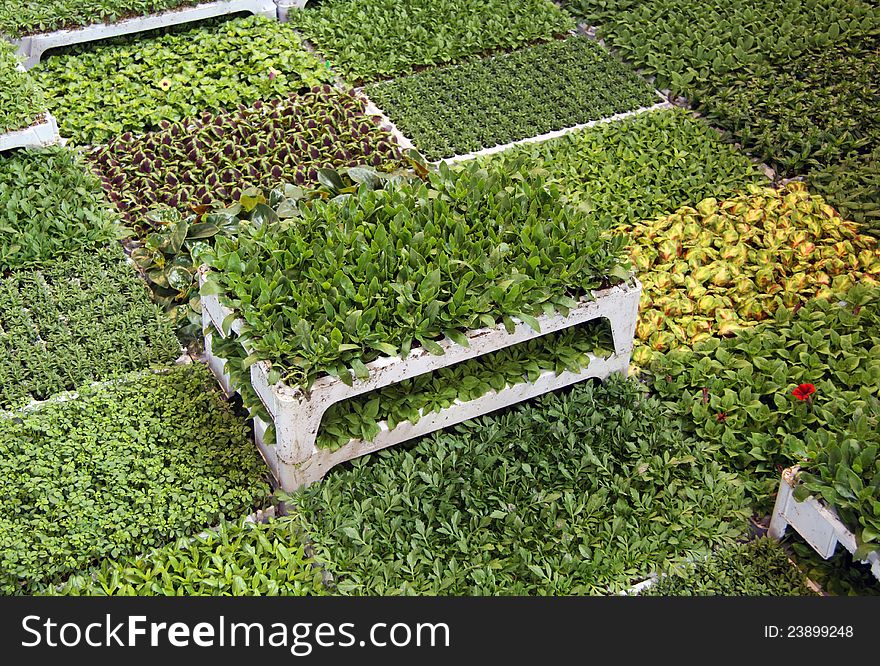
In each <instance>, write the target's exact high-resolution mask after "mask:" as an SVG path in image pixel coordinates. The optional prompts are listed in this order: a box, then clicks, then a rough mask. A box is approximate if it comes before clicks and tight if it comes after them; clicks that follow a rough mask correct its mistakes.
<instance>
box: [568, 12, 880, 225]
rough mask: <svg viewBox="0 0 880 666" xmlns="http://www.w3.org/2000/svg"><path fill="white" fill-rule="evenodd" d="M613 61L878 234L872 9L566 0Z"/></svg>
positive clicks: (878, 35) (879, 81)
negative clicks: (684, 101)
mask: <svg viewBox="0 0 880 666" xmlns="http://www.w3.org/2000/svg"><path fill="white" fill-rule="evenodd" d="M568 6H569V7H570V8H573V9H579V10H580V11H582V12H583V13H584V14H585V15H586V16H587V17H588V19H589V20H590V21H591V22H593V23H598V24H599V26H600V30H599V34H600V35H601V36H603V37H605V38H606V39H607V40H608V41H610V43H611V45H612V46H613V47H614V48H615V49H617V50H618V51H619V53H620V54H621V55H622V56H623V57H624V58H626V59H627V60H629V61H630V62H632V63H633V64H635V65H636V66H638V67H639V68H641V69H643V70H644V71H646V72H647V73H649V74H655V75H656V76H657V80H658V84H659V85H660V86H661V87H662V86H668V87H670V88H671V89H672V91H673V92H674V93H675V94H679V95H686V96H687V97H688V98H689V99H690V100H691V101H693V102H695V103H696V104H697V105H698V107H699V109H700V110H701V111H702V112H704V113H706V114H707V115H708V116H709V117H710V118H711V119H712V121H713V123H715V124H717V125H719V126H721V127H723V128H725V129H727V130H729V131H730V132H732V133H733V135H734V136H735V138H736V139H737V140H738V141H739V142H741V143H742V144H743V145H744V147H745V148H746V149H747V150H749V151H752V152H753V153H754V154H755V155H756V156H757V157H759V158H760V159H762V160H766V161H767V162H768V163H769V164H770V165H771V166H773V167H774V168H775V169H776V170H777V171H778V172H780V173H781V174H782V175H784V176H791V175H794V174H798V173H801V174H803V173H805V172H806V175H807V177H808V180H809V182H810V183H811V184H812V185H813V186H815V189H816V190H817V191H819V192H820V193H822V194H823V195H825V196H826V198H828V200H829V201H830V202H831V203H832V204H834V205H835V206H836V207H837V208H838V209H839V210H840V211H841V212H842V213H843V214H844V215H845V216H847V217H851V218H852V219H854V220H856V221H858V222H860V223H862V224H864V225H865V227H866V228H867V229H868V230H871V229H872V228H873V229H874V232H873V233H875V234H876V233H878V232H877V228H878V222H877V220H878V215H880V209H878V201H877V191H878V187H877V179H878V175H877V174H878V172H880V169H878V166H877V150H878V146H880V124H878V114H877V108H878V105H880V55H878V53H880V51H878V48H880V7H878V6H877V4H876V3H864V2H851V1H849V0H785V1H784V2H762V1H761V0H736V2H692V1H691V0H649V1H647V2H635V1H633V0H623V1H619V2H608V1H606V0H573V1H571V2H569V3H568Z"/></svg>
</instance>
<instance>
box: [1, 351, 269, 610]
mask: <svg viewBox="0 0 880 666" xmlns="http://www.w3.org/2000/svg"><path fill="white" fill-rule="evenodd" d="M78 393H79V397H78V398H76V399H74V400H68V401H56V402H50V403H47V404H45V405H43V406H42V407H40V408H39V409H36V410H33V411H30V412H27V413H21V414H6V415H0V471H2V473H0V497H2V500H0V503H2V511H0V565H2V566H0V590H2V592H3V593H4V594H20V593H29V592H33V591H35V590H39V589H42V588H43V587H44V586H46V585H53V584H58V583H62V582H63V581H64V580H65V579H67V578H68V577H69V576H70V575H72V574H74V573H76V572H79V571H83V570H85V569H87V568H88V567H90V566H92V565H94V564H96V563H97V562H98V561H99V560H101V559H103V558H106V557H122V556H126V555H130V554H133V553H139V552H144V551H147V550H150V549H152V548H157V547H161V546H163V545H164V544H166V543H168V542H169V541H171V540H174V539H177V538H180V537H183V536H187V535H190V534H193V533H194V532H196V531H198V530H199V529H203V528H205V527H209V526H211V525H216V524H217V523H218V522H219V521H221V520H223V519H224V518H225V519H227V520H235V519H237V518H238V517H239V516H242V515H246V514H248V513H250V512H251V511H253V510H254V509H255V508H262V507H263V506H265V503H266V502H267V501H268V495H269V487H268V484H266V482H265V479H264V474H265V465H264V463H263V462H262V460H261V459H260V457H259V455H258V454H257V453H256V449H255V447H254V446H253V444H252V443H251V442H250V441H249V436H248V432H247V429H246V428H245V427H244V425H243V424H242V423H241V422H240V421H239V419H238V418H237V417H236V416H235V415H234V414H233V413H232V411H231V409H230V407H229V405H228V404H227V403H225V402H224V401H223V400H221V399H220V397H219V395H218V393H217V390H216V383H215V381H214V378H213V377H212V376H211V375H210V373H209V372H208V370H207V369H206V368H204V367H203V366H201V365H190V366H177V367H174V368H171V369H168V370H165V371H162V372H159V373H149V372H148V373H141V374H135V375H132V376H130V377H128V378H127V379H126V380H123V381H114V382H109V383H106V384H103V385H95V386H85V387H80V389H79V391H78Z"/></svg>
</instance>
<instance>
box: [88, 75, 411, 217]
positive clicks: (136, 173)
mask: <svg viewBox="0 0 880 666" xmlns="http://www.w3.org/2000/svg"><path fill="white" fill-rule="evenodd" d="M164 127H165V128H164V129H162V130H161V131H157V132H152V133H150V134H146V135H144V136H133V135H132V134H131V133H126V134H124V135H122V136H121V137H119V138H117V139H114V140H113V141H111V142H110V143H109V144H108V145H107V146H105V147H103V148H101V149H100V150H98V151H97V152H95V153H93V154H92V155H90V159H91V160H92V162H93V163H94V164H95V167H96V169H97V170H98V171H99V172H100V174H101V178H102V181H103V183H104V187H105V189H106V190H107V193H108V195H109V197H110V199H111V200H112V201H113V202H114V203H115V204H116V206H117V208H118V209H119V210H120V211H122V212H123V214H124V215H125V217H126V219H127V220H128V221H129V222H130V223H131V224H132V225H134V226H135V227H136V228H137V229H141V228H144V227H146V228H149V227H150V226H151V225H150V223H149V221H148V220H146V219H144V217H143V216H144V214H145V213H146V212H147V211H148V210H149V209H150V208H153V207H156V206H162V205H164V206H170V207H171V208H178V209H181V210H183V211H187V212H188V211H189V209H190V207H192V206H203V205H208V204H211V203H214V202H219V203H221V204H225V205H230V204H234V203H236V202H237V201H238V199H239V197H240V196H241V194H242V191H244V190H246V189H248V188H249V187H254V186H256V187H260V188H266V189H268V188H271V187H275V186H277V185H278V184H279V183H280V182H281V181H288V182H290V183H292V184H296V185H306V184H308V185H317V184H318V183H319V175H320V174H319V171H320V170H321V169H328V168H330V169H333V168H336V169H338V168H342V167H349V166H357V165H365V164H368V165H371V166H374V167H382V168H385V169H388V170H391V169H394V168H397V167H400V166H402V165H403V164H404V162H403V156H402V154H401V152H400V148H399V147H398V146H397V143H396V142H395V141H394V139H393V138H392V137H391V135H390V134H389V133H388V132H387V131H386V130H384V129H382V128H381V127H379V125H378V124H377V122H376V118H375V117H370V116H367V115H366V114H365V113H364V102H363V100H362V99H361V98H360V97H358V96H357V95H356V94H355V93H354V92H347V93H343V92H340V91H338V90H335V89H333V88H331V87H330V86H329V85H325V86H322V87H315V88H313V89H312V90H310V91H307V92H304V93H301V94H297V95H291V96H289V97H288V98H286V99H283V100H281V99H274V100H271V101H269V102H266V103H263V102H259V101H257V102H255V103H254V105H253V106H251V107H242V108H241V109H239V110H238V111H236V112H234V113H228V114H218V115H214V114H210V113H207V112H206V113H203V114H202V115H201V116H200V117H199V118H198V119H189V120H185V121H182V122H178V123H174V124H169V123H164Z"/></svg>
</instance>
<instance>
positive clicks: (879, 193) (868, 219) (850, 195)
mask: <svg viewBox="0 0 880 666" xmlns="http://www.w3.org/2000/svg"><path fill="white" fill-rule="evenodd" d="M809 181H810V187H811V188H812V189H813V190H815V191H816V192H818V193H819V194H821V195H822V196H824V197H825V198H826V199H828V201H829V202H831V204H832V205H833V206H834V207H835V208H837V210H839V211H840V212H841V214H842V215H844V216H845V217H846V218H847V219H850V220H855V221H856V222H858V223H859V224H860V225H861V230H862V232H863V233H866V234H871V235H872V236H877V237H880V145H878V146H877V147H875V148H874V150H873V151H872V152H870V153H867V154H864V155H850V156H848V157H846V158H845V159H844V160H842V161H841V162H839V163H837V164H831V165H829V166H827V167H824V168H822V169H816V170H814V171H811V172H810V174H809Z"/></svg>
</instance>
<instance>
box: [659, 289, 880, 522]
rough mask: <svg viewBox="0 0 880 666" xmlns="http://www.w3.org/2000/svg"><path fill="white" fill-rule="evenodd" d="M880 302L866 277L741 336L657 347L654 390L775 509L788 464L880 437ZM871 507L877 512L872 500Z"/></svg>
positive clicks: (780, 313)
mask: <svg viewBox="0 0 880 666" xmlns="http://www.w3.org/2000/svg"><path fill="white" fill-rule="evenodd" d="M839 299H843V300H842V301H841V300H839ZM878 306H880V291H878V289H877V288H873V289H868V288H866V287H863V286H861V285H856V286H854V287H853V288H852V289H850V290H849V292H847V293H846V294H844V295H842V296H840V297H837V298H834V299H829V300H826V299H815V300H812V301H809V302H808V303H807V304H806V305H804V306H803V307H799V306H796V307H795V308H785V307H780V308H779V309H777V310H776V313H775V315H774V316H773V317H772V318H770V319H768V320H766V321H765V322H763V323H762V324H760V325H758V326H755V327H752V328H747V329H745V330H742V331H740V332H739V333H738V334H737V335H735V336H734V337H731V338H727V339H723V340H719V339H718V338H709V339H707V340H704V341H703V342H700V343H698V344H696V345H695V346H694V348H693V349H692V350H691V349H686V348H679V349H676V350H673V351H671V352H669V353H667V354H665V355H656V356H655V357H654V358H653V359H652V362H651V365H650V369H651V374H652V376H653V390H654V391H655V393H656V394H657V395H658V396H659V397H660V398H661V399H663V400H665V401H666V404H667V408H668V409H670V410H672V411H673V412H675V413H677V414H681V415H683V417H684V418H685V419H686V423H687V425H686V428H687V430H688V432H689V433H692V434H693V436H694V438H696V439H698V440H700V441H704V442H707V443H713V444H715V445H717V446H720V447H721V451H722V452H723V454H724V459H726V463H725V464H726V465H728V466H729V467H730V468H732V469H736V470H739V471H740V472H742V473H744V478H745V479H746V480H747V484H748V488H749V492H750V495H751V496H752V497H753V498H754V500H755V501H756V503H757V504H758V506H759V508H761V509H763V510H766V509H768V508H769V504H770V501H771V499H772V494H773V492H774V491H775V489H776V487H778V484H779V470H780V469H781V468H782V467H788V466H790V465H792V464H794V463H798V462H800V463H801V464H802V465H804V466H805V467H806V468H809V467H810V465H811V464H812V463H811V462H810V461H812V460H817V461H819V464H822V463H821V461H822V460H828V455H829V451H830V450H831V449H832V448H836V449H838V450H840V447H841V446H850V442H851V441H852V442H858V446H859V447H861V448H863V449H864V448H869V447H871V446H872V445H876V444H878V443H880V429H878V416H880V401H878V395H880V355H878V353H877V352H878V350H880V315H878ZM805 384H811V385H812V386H813V388H814V391H813V392H809V391H807V393H810V395H809V400H806V399H799V396H798V393H800V395H801V397H803V395H804V393H805V392H804V391H803V389H801V390H800V391H798V389H799V387H801V385H805ZM851 459H852V458H848V459H847V460H851ZM868 468H869V466H867V465H864V466H863V467H862V469H868ZM834 473H836V470H834ZM866 474H867V475H868V479H867V481H868V484H867V485H866V487H868V485H870V481H871V476H870V473H868V472H866ZM878 478H880V477H878ZM844 481H845V482H846V480H845V479H844ZM874 481H875V482H876V478H875V479H874ZM875 490H876V489H875ZM847 492H848V493H849V492H851V491H847ZM844 498H845V499H850V498H848V497H846V495H844ZM831 499H832V501H833V500H834V499H835V498H834V497H833V496H832V497H831ZM875 501H876V500H875ZM862 510H863V511H865V512H866V515H868V516H871V515H873V513H872V511H873V509H872V508H871V505H870V502H868V504H867V506H865V507H863V508H862ZM854 524H855V523H854Z"/></svg>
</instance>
